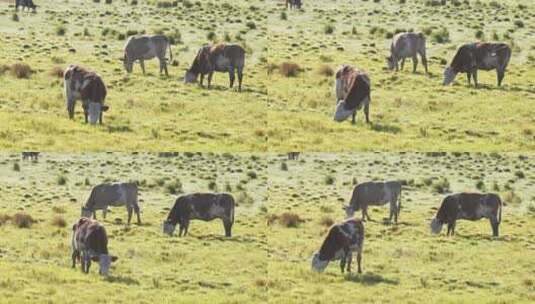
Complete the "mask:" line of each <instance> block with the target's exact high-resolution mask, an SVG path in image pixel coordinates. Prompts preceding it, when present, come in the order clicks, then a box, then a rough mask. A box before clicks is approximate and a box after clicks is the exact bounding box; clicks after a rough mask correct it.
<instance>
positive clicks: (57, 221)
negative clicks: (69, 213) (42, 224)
mask: <svg viewBox="0 0 535 304" xmlns="http://www.w3.org/2000/svg"><path fill="white" fill-rule="evenodd" d="M52 225H53V226H56V227H60V228H64V227H66V226H67V221H65V219H64V218H63V217H62V216H60V215H56V216H54V218H52Z"/></svg>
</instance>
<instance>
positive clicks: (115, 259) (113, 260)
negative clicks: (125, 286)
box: [111, 255, 119, 262]
mask: <svg viewBox="0 0 535 304" xmlns="http://www.w3.org/2000/svg"><path fill="white" fill-rule="evenodd" d="M118 259H119V258H118V257H116V256H114V255H112V256H111V261H112V262H115V261H117V260H118Z"/></svg>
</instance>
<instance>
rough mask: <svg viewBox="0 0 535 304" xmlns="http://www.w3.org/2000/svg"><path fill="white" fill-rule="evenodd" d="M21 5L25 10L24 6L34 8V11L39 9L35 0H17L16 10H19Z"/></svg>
mask: <svg viewBox="0 0 535 304" xmlns="http://www.w3.org/2000/svg"><path fill="white" fill-rule="evenodd" d="M19 7H21V8H22V10H24V8H27V9H28V10H30V9H31V10H32V11H33V12H34V13H35V11H36V9H37V5H35V4H34V3H33V0H15V10H16V11H18V10H19Z"/></svg>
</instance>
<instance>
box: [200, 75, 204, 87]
mask: <svg viewBox="0 0 535 304" xmlns="http://www.w3.org/2000/svg"><path fill="white" fill-rule="evenodd" d="M203 81H204V74H203V73H201V82H200V84H201V87H202V83H203Z"/></svg>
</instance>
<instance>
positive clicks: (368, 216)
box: [364, 205, 372, 221]
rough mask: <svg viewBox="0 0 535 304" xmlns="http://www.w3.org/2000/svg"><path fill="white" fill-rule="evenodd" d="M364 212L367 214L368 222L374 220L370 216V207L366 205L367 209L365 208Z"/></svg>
mask: <svg viewBox="0 0 535 304" xmlns="http://www.w3.org/2000/svg"><path fill="white" fill-rule="evenodd" d="M364 212H365V213H366V218H367V219H368V221H371V220H372V219H371V217H370V215H369V214H368V205H366V208H365V210H364Z"/></svg>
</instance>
